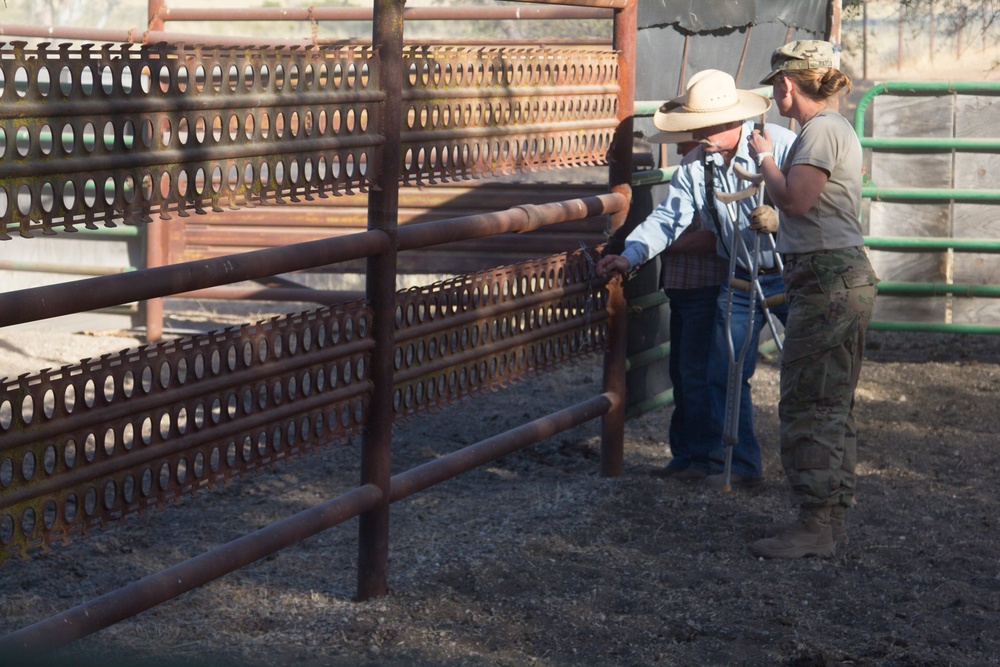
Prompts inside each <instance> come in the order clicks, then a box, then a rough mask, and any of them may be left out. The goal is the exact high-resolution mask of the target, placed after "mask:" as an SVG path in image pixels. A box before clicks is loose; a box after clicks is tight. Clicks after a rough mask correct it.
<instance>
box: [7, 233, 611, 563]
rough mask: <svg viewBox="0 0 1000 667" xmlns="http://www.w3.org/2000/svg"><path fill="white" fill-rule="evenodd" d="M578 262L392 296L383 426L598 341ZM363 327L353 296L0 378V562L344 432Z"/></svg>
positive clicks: (356, 402)
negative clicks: (387, 417) (390, 380)
mask: <svg viewBox="0 0 1000 667" xmlns="http://www.w3.org/2000/svg"><path fill="white" fill-rule="evenodd" d="M593 268H594V263H593V257H591V255H590V254H589V252H588V251H583V250H578V251H576V252H574V253H570V254H564V255H557V256H553V257H549V258H545V259H540V260H534V261H531V262H525V263H521V264H517V265H512V266H508V267H504V268H501V269H494V270H491V271H486V272H481V273H477V274H471V275H467V276H463V277H462V278H457V279H454V280H449V281H444V282H440V283H436V284H434V285H430V286H427V287H423V288H419V289H413V290H405V291H403V292H400V293H399V294H398V295H397V300H396V308H395V330H396V335H395V339H396V342H395V347H394V349H395V352H394V355H393V358H392V364H393V372H394V376H395V380H394V384H393V389H392V396H393V405H392V412H393V415H394V418H393V419H394V421H395V420H399V419H405V418H408V417H412V416H414V415H416V414H419V413H421V412H423V411H427V410H432V409H437V408H440V407H442V406H444V405H447V404H450V403H454V402H456V401H461V400H464V399H466V398H468V397H470V396H475V395H478V394H484V393H488V392H490V391H494V390H496V389H499V388H501V387H503V386H504V385H505V384H507V383H509V382H513V381H516V380H519V379H522V378H525V377H528V376H531V375H534V374H536V373H539V372H542V371H544V370H547V369H551V368H554V367H556V366H558V365H559V364H562V363H566V362H568V361H570V360H572V359H575V358H578V357H581V356H583V355H588V354H591V353H595V352H598V351H600V350H602V349H603V347H604V344H605V339H606V335H607V334H606V323H605V320H606V317H607V316H606V312H605V310H606V301H607V296H606V295H607V290H606V288H605V281H604V280H603V279H600V278H597V277H596V274H595V273H594V270H593ZM370 321H371V311H370V309H369V308H368V306H367V305H366V303H364V302H352V303H348V304H342V305H339V306H336V307H327V308H319V309H316V310H311V311H307V312H304V313H300V314H296V315H290V316H286V317H280V318H273V319H271V320H267V321H263V322H258V323H256V324H248V325H244V326H241V327H234V328H229V329H226V330H223V331H217V332H212V333H209V334H205V335H201V336H193V337H186V338H181V339H178V340H175V341H169V342H166V343H158V344H156V345H150V346H145V347H141V348H138V349H136V350H127V351H123V352H121V353H119V354H109V355H105V356H103V357H101V358H100V359H96V360H84V361H82V362H81V363H80V364H76V365H72V366H65V367H62V368H59V369H56V370H44V371H41V372H39V373H37V374H34V375H24V376H22V377H19V378H16V379H13V380H6V381H4V382H3V384H2V385H0V561H2V560H3V559H6V558H8V557H10V556H13V555H29V554H32V553H35V552H37V551H44V550H47V549H49V548H50V547H51V546H52V545H54V544H58V543H63V542H66V541H69V540H70V539H72V538H74V537H76V536H80V535H85V534H86V533H87V532H88V531H89V530H90V529H92V528H96V527H107V526H110V525H114V524H116V523H118V522H119V521H121V520H123V519H124V518H126V517H128V516H130V515H133V514H136V513H141V512H144V511H146V510H148V509H150V508H153V507H160V506H163V505H164V504H165V503H168V502H172V501H175V500H178V499H180V498H182V497H183V496H185V495H192V494H196V493H198V492H199V491H202V490H204V489H207V488H210V487H213V486H215V485H217V484H218V483H220V482H223V481H225V480H226V479H229V478H232V477H235V476H238V475H243V474H246V473H248V472H252V471H256V470H258V469H260V468H261V467H263V466H269V465H271V464H274V463H277V462H279V461H281V460H283V459H284V458H286V457H288V456H292V455H297V454H302V453H305V452H308V451H313V450H315V449H316V448H320V447H325V446H329V445H331V444H334V443H337V442H341V441H342V440H344V439H345V438H346V437H348V436H349V435H351V434H354V433H357V432H358V431H359V430H360V429H361V428H362V426H363V425H364V424H366V423H367V420H368V400H369V394H368V391H369V386H370V381H371V380H370V378H369V368H370V364H371V362H370V355H371V351H372V348H373V346H374V343H373V342H372V341H371V339H370V331H369V329H370V324H369V323H370Z"/></svg>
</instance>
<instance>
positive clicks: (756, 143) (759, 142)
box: [747, 127, 774, 162]
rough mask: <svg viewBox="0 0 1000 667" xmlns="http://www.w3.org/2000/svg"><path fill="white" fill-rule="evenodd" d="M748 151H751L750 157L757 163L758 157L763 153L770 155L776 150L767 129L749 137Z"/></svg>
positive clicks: (753, 133) (755, 131)
mask: <svg viewBox="0 0 1000 667" xmlns="http://www.w3.org/2000/svg"><path fill="white" fill-rule="evenodd" d="M747 149H748V150H749V151H750V157H752V158H753V159H754V162H756V161H757V156H758V155H760V154H762V153H770V152H771V151H773V150H774V142H773V141H772V140H771V133H770V132H768V131H767V128H766V127H765V128H763V129H760V130H754V131H753V132H751V133H750V136H749V137H747Z"/></svg>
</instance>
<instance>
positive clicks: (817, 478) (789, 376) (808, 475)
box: [778, 248, 878, 507]
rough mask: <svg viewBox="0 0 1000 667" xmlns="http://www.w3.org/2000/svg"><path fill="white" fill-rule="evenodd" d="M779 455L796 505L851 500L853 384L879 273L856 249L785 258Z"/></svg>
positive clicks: (854, 439) (854, 458)
mask: <svg viewBox="0 0 1000 667" xmlns="http://www.w3.org/2000/svg"><path fill="white" fill-rule="evenodd" d="M784 278H785V285H786V289H787V292H786V300H787V303H788V323H787V324H786V326H785V345H784V351H783V353H782V361H781V399H780V402H779V404H778V414H779V416H780V418H781V462H782V466H783V467H784V469H785V474H786V476H787V477H788V481H789V483H790V485H791V490H792V500H793V503H794V504H796V505H801V506H813V507H815V506H834V505H838V504H840V505H844V506H849V505H851V504H853V502H854V488H855V466H856V465H857V445H858V439H857V430H856V427H855V423H854V416H853V409H854V390H855V388H856V387H857V384H858V377H859V376H860V374H861V360H862V357H863V356H864V347H865V332H866V330H867V328H868V323H869V321H871V316H872V308H873V307H874V305H875V292H876V284H877V283H878V279H877V278H876V277H875V272H874V271H873V270H872V267H871V264H870V263H869V261H868V256H867V254H866V253H865V252H864V249H863V248H844V249H840V250H824V251H820V252H814V253H806V254H801V255H789V256H788V257H786V259H785V270H784Z"/></svg>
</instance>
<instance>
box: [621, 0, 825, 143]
mask: <svg viewBox="0 0 1000 667" xmlns="http://www.w3.org/2000/svg"><path fill="white" fill-rule="evenodd" d="M835 2H840V0H642V1H641V2H640V3H639V6H638V34H637V42H636V51H637V59H636V62H637V63H638V66H637V68H636V92H635V98H636V99H637V100H650V101H662V100H667V99H670V98H673V97H677V96H678V95H680V94H681V93H683V92H684V84H685V83H686V82H687V80H688V79H689V78H690V77H691V75H692V74H694V73H695V72H699V71H701V70H703V69H720V70H723V71H725V72H729V73H730V74H732V75H733V76H734V77H736V83H737V85H738V86H739V87H740V88H747V89H754V88H758V87H759V86H760V84H759V83H758V82H759V81H760V80H761V79H762V78H764V77H765V76H766V75H767V73H768V72H769V71H770V67H769V64H770V59H771V52H772V51H773V50H774V49H776V48H777V47H779V46H781V45H782V44H784V43H785V42H788V41H791V40H793V39H829V40H831V41H833V42H834V43H839V41H840V40H839V37H840V36H839V35H831V31H832V30H833V29H834V28H832V27H831V17H832V16H833V4H834V3H835ZM772 114H774V117H772V118H771V120H775V121H776V120H777V115H776V114H775V112H774V111H773V110H772ZM636 126H637V129H639V130H640V131H643V133H644V134H648V133H651V131H652V122H651V121H648V120H647V119H637V123H636Z"/></svg>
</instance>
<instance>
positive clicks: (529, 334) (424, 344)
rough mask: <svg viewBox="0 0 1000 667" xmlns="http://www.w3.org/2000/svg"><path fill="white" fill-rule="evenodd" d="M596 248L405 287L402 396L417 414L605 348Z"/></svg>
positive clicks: (400, 320)
mask: <svg viewBox="0 0 1000 667" xmlns="http://www.w3.org/2000/svg"><path fill="white" fill-rule="evenodd" d="M593 262H594V259H593V257H591V255H590V254H588V252H587V251H582V250H580V251H577V252H574V253H569V254H563V255H557V256H554V257H549V258H544V259H540V260H535V261H531V262H523V263H521V264H517V265H514V266H509V267H504V268H500V269H496V270H493V271H485V272H482V273H478V274H472V275H468V276H463V277H461V278H456V279H454V280H448V281H443V282H440V283H437V284H434V285H430V286H428V287H422V288H416V289H412V290H407V291H404V292H401V293H400V294H399V296H398V298H397V306H396V326H397V328H398V330H397V333H396V343H397V345H396V352H395V359H394V365H395V378H396V384H395V389H394V393H393V396H394V405H395V409H396V412H397V415H398V416H399V417H409V416H413V415H416V414H419V413H422V412H427V411H430V410H434V409H437V408H440V407H441V406H444V405H447V404H450V403H453V402H456V401H460V400H463V399H465V398H468V397H470V396H474V395H477V394H485V393H489V392H491V391H495V390H497V389H499V388H501V387H504V386H505V385H507V384H509V383H510V382H513V381H516V380H519V379H523V378H525V377H529V376H532V375H534V374H536V373H539V372H541V371H544V370H547V369H552V368H555V367H557V366H558V365H560V364H563V363H566V362H568V361H570V360H572V359H575V358H579V357H581V356H584V355H587V354H591V353H594V352H597V351H600V350H602V349H603V346H604V340H605V335H606V325H605V317H606V315H605V312H604V308H605V302H606V290H605V289H604V284H605V280H604V279H602V278H598V277H597V276H596V273H595V272H594V270H593V267H594V263H593Z"/></svg>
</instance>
